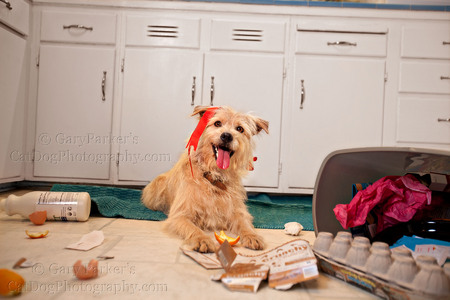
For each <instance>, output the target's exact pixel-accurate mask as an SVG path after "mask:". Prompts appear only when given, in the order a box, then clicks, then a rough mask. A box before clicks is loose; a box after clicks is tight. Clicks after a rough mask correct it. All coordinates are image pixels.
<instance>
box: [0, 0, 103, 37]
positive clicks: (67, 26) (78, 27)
mask: <svg viewBox="0 0 450 300" xmlns="http://www.w3.org/2000/svg"><path fill="white" fill-rule="evenodd" d="M0 1H2V0H0ZM72 28H75V29H84V30H89V31H92V30H94V27H90V26H89V27H88V26H84V25H77V24H72V25H63V29H72Z"/></svg>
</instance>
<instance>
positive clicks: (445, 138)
mask: <svg viewBox="0 0 450 300" xmlns="http://www.w3.org/2000/svg"><path fill="white" fill-rule="evenodd" d="M401 37H402V39H401V59H400V61H399V71H400V72H399V88H398V94H397V107H396V109H397V115H396V130H395V142H396V145H401V146H416V147H431V148H437V149H443V150H450V27H449V26H448V22H429V23H428V24H422V23H419V22H410V23H407V24H405V25H403V26H402V30H401Z"/></svg>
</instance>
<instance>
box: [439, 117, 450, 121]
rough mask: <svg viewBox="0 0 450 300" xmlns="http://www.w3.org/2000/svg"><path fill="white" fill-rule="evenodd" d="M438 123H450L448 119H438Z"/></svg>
mask: <svg viewBox="0 0 450 300" xmlns="http://www.w3.org/2000/svg"><path fill="white" fill-rule="evenodd" d="M437 121H438V122H450V118H447V119H446V118H438V119H437Z"/></svg>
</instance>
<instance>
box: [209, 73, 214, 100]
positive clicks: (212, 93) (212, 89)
mask: <svg viewBox="0 0 450 300" xmlns="http://www.w3.org/2000/svg"><path fill="white" fill-rule="evenodd" d="M214 89H215V88H214V76H211V88H210V92H211V103H210V105H211V106H214Z"/></svg>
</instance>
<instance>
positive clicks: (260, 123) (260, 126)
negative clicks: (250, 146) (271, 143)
mask: <svg viewBox="0 0 450 300" xmlns="http://www.w3.org/2000/svg"><path fill="white" fill-rule="evenodd" d="M253 121H254V122H255V125H256V134H258V133H260V132H261V130H264V131H265V132H266V133H269V121H266V120H263V119H261V118H258V117H253Z"/></svg>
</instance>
